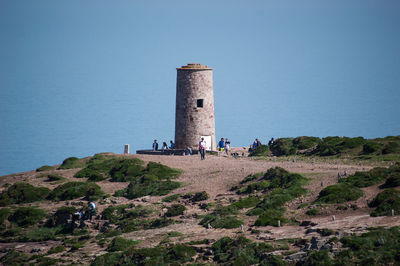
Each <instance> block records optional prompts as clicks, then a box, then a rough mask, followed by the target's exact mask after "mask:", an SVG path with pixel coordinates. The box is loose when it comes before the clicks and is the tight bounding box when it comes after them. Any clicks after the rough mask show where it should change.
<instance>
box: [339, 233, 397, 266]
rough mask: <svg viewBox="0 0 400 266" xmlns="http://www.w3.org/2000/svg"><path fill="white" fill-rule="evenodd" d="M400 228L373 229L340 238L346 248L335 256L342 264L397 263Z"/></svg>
mask: <svg viewBox="0 0 400 266" xmlns="http://www.w3.org/2000/svg"><path fill="white" fill-rule="evenodd" d="M399 239H400V228H399V227H398V226H396V227H392V228H389V229H382V228H378V229H373V230H371V231H370V232H367V233H364V234H362V235H360V236H357V235H352V236H346V237H343V238H342V239H340V241H341V242H342V243H343V247H344V248H347V250H345V251H342V252H340V253H339V254H338V255H337V256H336V257H335V258H336V262H337V264H342V265H350V264H351V265H368V264H371V265H397V264H398V261H399V255H400V253H399V250H400V242H399Z"/></svg>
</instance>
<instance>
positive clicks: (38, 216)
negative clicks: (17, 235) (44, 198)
mask: <svg viewBox="0 0 400 266" xmlns="http://www.w3.org/2000/svg"><path fill="white" fill-rule="evenodd" d="M45 216H46V212H45V211H44V210H42V209H39V208H37V207H20V208H17V209H16V210H15V211H14V213H13V214H12V215H11V216H10V217H9V218H8V219H9V220H10V222H12V223H15V224H17V225H18V226H29V225H34V224H36V223H37V222H39V221H40V220H42V219H43V218H44V217H45Z"/></svg>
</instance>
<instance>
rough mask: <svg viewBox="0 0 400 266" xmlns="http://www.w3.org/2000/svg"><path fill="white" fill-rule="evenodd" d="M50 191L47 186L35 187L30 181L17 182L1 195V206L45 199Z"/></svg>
mask: <svg viewBox="0 0 400 266" xmlns="http://www.w3.org/2000/svg"><path fill="white" fill-rule="evenodd" d="M49 193H50V189H48V188H45V187H34V186H32V185H31V184H28V183H15V184H14V185H12V186H11V187H9V188H8V189H7V190H6V191H4V192H2V193H1V195H0V206H6V205H9V204H20V203H29V202H35V201H41V200H44V199H45V198H46V197H47V196H48V195H49Z"/></svg>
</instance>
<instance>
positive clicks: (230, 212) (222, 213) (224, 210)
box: [199, 206, 243, 229]
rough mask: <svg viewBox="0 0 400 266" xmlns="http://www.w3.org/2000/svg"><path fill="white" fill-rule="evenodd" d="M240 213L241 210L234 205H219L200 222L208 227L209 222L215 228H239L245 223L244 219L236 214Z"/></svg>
mask: <svg viewBox="0 0 400 266" xmlns="http://www.w3.org/2000/svg"><path fill="white" fill-rule="evenodd" d="M238 213H239V211H238V210H237V208H236V207H234V206H226V207H222V206H217V207H216V209H215V210H214V212H212V213H210V214H207V215H206V216H204V218H203V219H202V220H201V221H200V223H199V224H200V225H202V226H204V227H206V228H207V227H208V224H210V225H211V226H212V227H213V228H227V229H231V228H237V227H239V226H240V225H242V224H243V221H242V220H239V219H238V218H236V216H235V215H236V214H238Z"/></svg>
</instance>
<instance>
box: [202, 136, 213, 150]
mask: <svg viewBox="0 0 400 266" xmlns="http://www.w3.org/2000/svg"><path fill="white" fill-rule="evenodd" d="M200 138H204V140H205V142H206V150H207V151H211V136H201V137H200Z"/></svg>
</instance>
